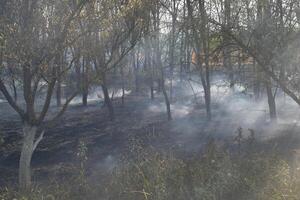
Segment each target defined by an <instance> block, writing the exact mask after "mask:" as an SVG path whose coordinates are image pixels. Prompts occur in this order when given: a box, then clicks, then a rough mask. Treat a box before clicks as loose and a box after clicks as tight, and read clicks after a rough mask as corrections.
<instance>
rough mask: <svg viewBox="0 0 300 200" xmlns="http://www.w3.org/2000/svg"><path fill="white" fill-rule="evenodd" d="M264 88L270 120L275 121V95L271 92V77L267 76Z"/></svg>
mask: <svg viewBox="0 0 300 200" xmlns="http://www.w3.org/2000/svg"><path fill="white" fill-rule="evenodd" d="M266 89H267V96H268V105H269V112H270V120H271V121H272V122H276V121H277V112H276V102H275V96H274V95H273V92H272V85H271V79H270V78H269V77H268V79H267V81H266Z"/></svg>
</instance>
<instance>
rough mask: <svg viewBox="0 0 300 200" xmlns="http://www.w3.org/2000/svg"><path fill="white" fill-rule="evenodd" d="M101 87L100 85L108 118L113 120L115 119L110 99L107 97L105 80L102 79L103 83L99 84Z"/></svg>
mask: <svg viewBox="0 0 300 200" xmlns="http://www.w3.org/2000/svg"><path fill="white" fill-rule="evenodd" d="M101 87H102V91H103V95H104V103H105V105H106V106H107V109H108V112H109V117H110V120H111V121H113V120H114V119H115V114H114V107H113V104H112V101H111V99H110V97H109V92H108V89H107V86H106V81H103V83H102V84H101Z"/></svg>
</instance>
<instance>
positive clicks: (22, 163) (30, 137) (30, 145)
mask: <svg viewBox="0 0 300 200" xmlns="http://www.w3.org/2000/svg"><path fill="white" fill-rule="evenodd" d="M37 130H38V128H37V127H36V126H31V125H28V124H25V125H24V126H23V146H22V150H21V156H20V160H19V187H20V189H21V190H28V189H30V187H31V167H30V165H31V158H32V155H33V152H34V150H35V148H36V147H37V145H38V144H39V142H40V141H41V140H42V137H43V133H41V135H40V137H39V138H38V139H37V140H35V136H36V134H37Z"/></svg>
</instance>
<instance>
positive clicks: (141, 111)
mask: <svg viewBox="0 0 300 200" xmlns="http://www.w3.org/2000/svg"><path fill="white" fill-rule="evenodd" d="M161 105H162V99H159V98H157V99H156V100H154V101H151V100H150V99H149V97H147V96H143V95H129V96H127V97H126V98H125V104H124V105H122V104H121V102H120V99H116V100H114V107H115V115H116V119H115V121H113V122H112V121H109V117H108V112H107V110H106V108H105V107H103V106H102V105H101V104H99V103H96V102H94V103H91V104H90V105H89V106H87V107H82V106H79V105H73V106H70V108H69V109H68V110H67V112H66V113H65V115H64V116H63V118H62V119H61V120H60V122H59V123H58V124H57V125H56V126H54V127H53V128H49V129H48V130H46V132H45V138H44V139H43V140H42V142H41V143H40V145H39V146H38V148H37V150H36V151H35V153H34V155H33V158H32V166H33V171H34V179H35V180H39V181H41V180H45V179H48V178H49V177H52V176H54V175H57V176H60V175H61V174H59V171H62V172H63V174H64V175H65V176H67V175H68V167H70V166H72V165H74V163H75V164H76V162H77V160H76V159H77V158H76V153H77V152H78V144H79V141H84V143H85V144H86V145H87V149H88V152H87V157H88V160H87V166H88V171H89V174H90V175H92V174H93V172H94V171H95V170H96V171H103V172H102V173H105V171H106V170H111V169H112V168H114V166H115V165H117V163H118V160H119V159H121V158H122V156H124V155H126V154H127V153H128V151H129V146H130V144H131V143H132V140H139V141H142V142H143V145H148V146H151V147H153V148H155V149H156V150H158V151H159V150H160V149H161V150H164V151H168V150H172V151H173V152H176V154H177V156H180V157H182V158H188V156H189V155H190V156H192V155H195V154H201V151H202V150H203V147H204V145H205V144H206V143H207V142H208V141H210V140H212V139H214V140H215V141H216V142H217V144H218V145H221V146H227V147H228V149H229V150H232V151H236V152H237V151H238V148H243V147H241V146H240V145H239V144H238V143H239V142H238V139H237V135H238V132H239V131H238V130H240V131H241V133H242V136H243V138H240V139H241V140H240V141H241V143H243V144H245V145H246V143H247V142H249V141H250V140H253V141H255V143H256V144H263V145H257V146H256V147H255V148H258V146H260V147H261V148H264V149H270V150H274V149H276V151H277V152H278V153H280V154H284V155H287V158H288V159H290V160H291V159H295V158H296V159H297V158H298V155H295V152H298V151H297V149H300V136H299V134H298V133H299V131H300V128H299V126H298V125H297V124H285V125H284V124H276V125H274V124H271V123H268V122H262V120H258V121H257V122H256V123H255V124H252V125H249V126H244V125H241V124H240V123H239V122H238V121H235V120H232V119H230V118H226V117H225V116H227V113H226V112H225V111H224V110H222V109H221V108H220V105H214V107H213V114H214V115H213V116H214V119H213V120H212V121H211V122H207V121H206V119H205V109H204V107H203V106H202V105H194V106H192V107H190V108H189V109H188V110H187V109H186V108H185V107H184V109H183V110H180V109H177V108H178V107H174V113H175V114H174V120H173V121H171V122H168V121H167V118H166V114H165V112H164V109H162V108H161V107H160V106H161ZM1 106H2V107H5V106H8V105H6V103H2V105H1ZM176 109H177V110H176ZM2 112H4V110H2ZM7 112H8V111H7ZM1 115H2V117H1V118H0V126H1V127H0V128H1V129H0V130H1V132H2V134H3V139H4V143H3V144H2V145H1V146H0V177H1V178H0V186H1V185H2V186H3V185H8V184H13V183H15V182H16V180H17V168H18V159H19V154H20V152H19V150H20V146H21V141H20V139H21V131H22V129H21V123H20V121H19V120H18V118H17V115H14V114H11V113H9V112H8V113H7V114H5V113H1ZM245 119H246V117H245ZM239 128H240V129H239ZM251 132H252V133H254V137H252V136H253V135H251ZM247 144H248V143H247ZM299 157H300V156H299Z"/></svg>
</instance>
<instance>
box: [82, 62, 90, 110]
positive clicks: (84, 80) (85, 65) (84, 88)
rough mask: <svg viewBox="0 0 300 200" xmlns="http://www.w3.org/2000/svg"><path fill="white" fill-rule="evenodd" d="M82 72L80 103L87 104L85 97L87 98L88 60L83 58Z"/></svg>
mask: <svg viewBox="0 0 300 200" xmlns="http://www.w3.org/2000/svg"><path fill="white" fill-rule="evenodd" d="M82 62H83V72H82V76H83V78H82V105H83V106H87V103H88V102H87V99H88V93H89V92H88V88H89V85H88V62H87V61H86V59H83V61H82Z"/></svg>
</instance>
